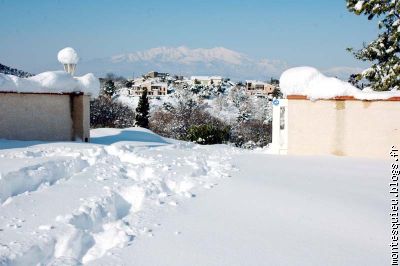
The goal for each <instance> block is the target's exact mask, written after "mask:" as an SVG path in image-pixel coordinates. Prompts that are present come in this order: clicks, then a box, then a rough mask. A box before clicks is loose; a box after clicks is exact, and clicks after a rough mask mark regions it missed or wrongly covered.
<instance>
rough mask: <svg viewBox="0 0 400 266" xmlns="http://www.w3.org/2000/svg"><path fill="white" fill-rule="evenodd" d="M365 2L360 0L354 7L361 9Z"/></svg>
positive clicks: (357, 9)
mask: <svg viewBox="0 0 400 266" xmlns="http://www.w3.org/2000/svg"><path fill="white" fill-rule="evenodd" d="M364 2H365V1H358V2H357V4H356V5H355V6H354V9H355V10H356V11H360V10H361V9H362V8H363V5H364Z"/></svg>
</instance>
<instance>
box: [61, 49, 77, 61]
mask: <svg viewBox="0 0 400 266" xmlns="http://www.w3.org/2000/svg"><path fill="white" fill-rule="evenodd" d="M57 58H58V61H59V62H60V63H61V64H77V63H78V62H79V57H78V54H77V53H76V51H75V50H74V48H71V47H66V48H64V49H62V50H60V51H59V52H58V55H57Z"/></svg>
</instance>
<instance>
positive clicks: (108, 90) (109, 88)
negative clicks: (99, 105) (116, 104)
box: [103, 79, 116, 97]
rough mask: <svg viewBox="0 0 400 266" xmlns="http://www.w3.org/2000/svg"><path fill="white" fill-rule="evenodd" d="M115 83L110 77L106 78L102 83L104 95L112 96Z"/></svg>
mask: <svg viewBox="0 0 400 266" xmlns="http://www.w3.org/2000/svg"><path fill="white" fill-rule="evenodd" d="M115 90H116V88H115V84H114V81H112V80H111V79H109V80H107V81H106V82H105V84H104V89H103V92H104V94H105V95H107V96H108V97H112V96H113V95H114V93H115Z"/></svg>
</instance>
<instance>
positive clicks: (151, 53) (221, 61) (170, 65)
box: [78, 46, 287, 80]
mask: <svg viewBox="0 0 400 266" xmlns="http://www.w3.org/2000/svg"><path fill="white" fill-rule="evenodd" d="M78 67H79V69H80V70H81V71H83V72H94V73H95V74H97V75H99V76H104V75H105V74H106V73H108V72H111V73H115V74H117V75H123V76H125V77H132V75H133V74H135V76H139V75H141V74H144V73H147V72H149V71H158V72H167V73H173V74H177V75H184V76H192V75H221V76H224V77H229V78H232V79H233V80H242V79H262V80H264V79H266V78H267V77H275V78H276V77H279V75H280V73H281V72H282V71H283V70H285V69H287V65H286V63H285V62H282V61H279V60H267V59H263V60H258V59H253V58H251V57H250V56H248V55H246V54H243V53H240V52H237V51H234V50H230V49H227V48H224V47H214V48H209V49H207V48H195V49H192V48H188V47H185V46H180V47H157V48H152V49H148V50H144V51H137V52H132V53H124V54H119V55H115V56H111V57H105V58H98V59H93V60H90V61H84V62H81V63H80V65H79V66H78Z"/></svg>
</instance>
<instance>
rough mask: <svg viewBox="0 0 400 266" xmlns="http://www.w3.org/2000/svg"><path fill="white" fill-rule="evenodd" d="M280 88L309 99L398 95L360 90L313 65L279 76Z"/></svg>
mask: <svg viewBox="0 0 400 266" xmlns="http://www.w3.org/2000/svg"><path fill="white" fill-rule="evenodd" d="M280 88H281V91H282V93H283V94H285V95H304V96H307V98H309V99H311V100H317V99H331V98H335V97H338V96H352V97H354V98H356V99H360V100H385V99H389V98H391V97H399V96H400V91H397V90H394V91H385V92H377V91H373V90H371V89H369V88H366V89H364V90H360V89H358V88H356V87H354V86H353V85H351V84H350V83H348V82H345V81H342V80H340V79H337V78H332V77H327V76H325V75H324V74H322V73H321V72H319V71H318V70H317V69H316V68H313V67H306V66H305V67H295V68H291V69H288V70H286V71H285V72H283V73H282V75H281V77H280Z"/></svg>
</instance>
